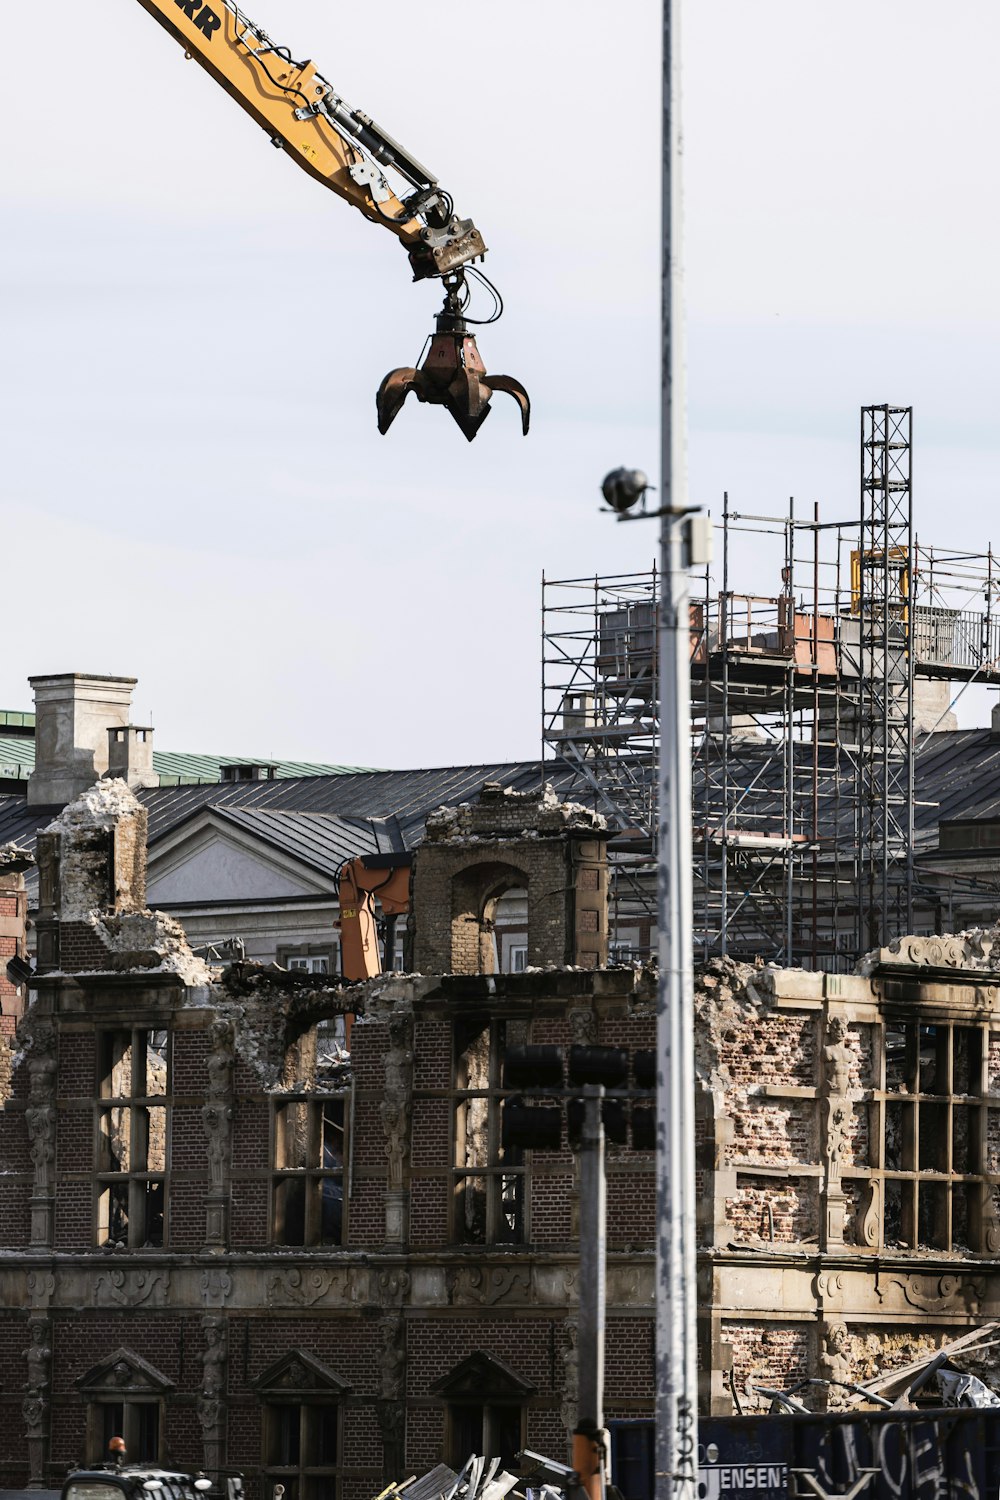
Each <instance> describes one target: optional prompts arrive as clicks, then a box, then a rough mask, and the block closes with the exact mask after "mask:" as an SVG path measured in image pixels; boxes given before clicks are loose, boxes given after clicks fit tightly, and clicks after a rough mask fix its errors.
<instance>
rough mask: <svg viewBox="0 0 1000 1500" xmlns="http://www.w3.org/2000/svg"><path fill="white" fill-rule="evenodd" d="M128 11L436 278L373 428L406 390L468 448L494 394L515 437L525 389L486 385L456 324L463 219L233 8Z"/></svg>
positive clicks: (475, 251) (461, 305) (469, 250)
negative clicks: (440, 412)
mask: <svg viewBox="0 0 1000 1500" xmlns="http://www.w3.org/2000/svg"><path fill="white" fill-rule="evenodd" d="M138 3H139V4H140V5H141V6H142V8H143V10H146V11H148V12H149V14H150V15H151V16H152V17H153V18H154V20H156V21H158V22H159V23H160V25H161V26H162V27H163V28H164V29H165V30H166V31H168V32H169V33H170V35H171V36H172V37H173V38H174V39H175V40H176V41H178V42H179V43H180V45H181V46H182V47H183V48H184V51H185V54H186V56H188V57H189V58H193V59H194V61H195V62H198V63H200V64H201V66H202V67H203V68H204V69H205V71H206V72H207V73H210V74H211V76H212V77H213V78H214V79H215V81H216V82H217V83H218V84H221V86H222V87H223V88H224V89H225V90H226V92H227V93H228V94H231V95H232V97H233V98H234V99H235V100H236V102H237V104H239V105H240V106H241V108H242V109H244V110H245V111H246V112H247V114H248V115H250V117H251V118H252V119H254V120H256V122H257V124H258V125H260V127H261V128H262V129H263V130H265V131H266V132H267V133H268V135H269V136H270V138H271V141H272V143H273V144H274V145H275V146H277V147H279V148H280V149H281V150H282V151H285V152H286V153H287V154H288V155H289V156H290V157H291V158H292V160H293V161H295V162H297V163H298V165H299V166H300V167H301V168H302V169H303V171H305V172H308V173H309V175H310V176H311V177H315V178H316V180H317V181H318V182H321V183H322V184H323V185H324V187H328V188H329V189H330V190H331V192H334V193H336V194H337V195H338V197H340V198H343V199H344V200H345V201H346V202H348V203H350V204H352V205H353V206H354V207H355V208H356V209H357V210H358V211H359V212H360V213H362V214H364V216H365V218H366V219H369V220H371V222H372V223H374V224H381V225H382V226H383V227H384V228H386V229H388V230H390V231H391V232H392V233H393V234H394V235H396V236H397V238H398V239H399V240H400V241H401V242H402V244H403V245H404V246H405V248H406V250H407V251H408V253H409V258H410V265H411V266H412V268H413V274H414V279H415V280H422V279H423V278H425V277H441V278H443V279H444V280H445V284H446V287H447V296H446V299H445V306H444V309H443V310H442V312H441V313H440V314H439V315H438V318H437V325H436V326H437V332H436V334H435V336H434V338H433V339H432V341H431V346H430V350H429V353H428V359H427V361H426V362H425V365H423V366H421V367H420V368H419V369H417V370H412V369H405V370H396V371H393V372H392V373H391V374H390V375H388V376H386V379H385V380H384V381H383V382H382V386H381V388H380V390H379V395H378V402H377V404H378V418H379V429H380V431H382V432H386V431H387V430H388V428H389V426H390V424H391V422H392V421H393V419H394V418H395V416H396V413H397V412H398V411H399V408H400V407H401V406H402V404H403V401H404V400H405V398H406V396H407V394H408V393H409V392H410V391H411V390H412V391H413V392H414V393H415V394H416V396H417V398H418V399H419V400H420V401H425V402H428V403H429V404H432V405H441V406H446V407H447V408H448V409H449V410H450V411H451V413H452V415H453V417H454V418H455V420H456V421H457V422H458V424H459V426H460V427H461V428H462V431H463V432H464V433H465V435H466V437H468V438H469V439H470V440H471V439H472V438H473V437H474V436H475V434H476V432H477V431H478V430H479V427H480V426H481V425H482V422H483V421H484V420H485V418H486V416H488V414H489V403H490V398H491V396H492V394H493V391H494V389H496V390H505V391H507V392H508V393H509V394H511V395H513V396H514V397H515V399H516V400H517V401H518V404H519V405H520V407H521V413H522V425H523V428H524V430H525V432H526V431H527V428H528V415H529V405H528V397H527V393H526V392H525V391H524V389H523V387H522V386H521V385H520V384H519V383H518V382H517V381H513V380H511V379H510V378H509V377H507V376H498V377H495V378H494V380H493V381H492V382H491V380H490V377H489V376H488V375H487V374H486V370H485V367H484V366H483V364H482V361H481V360H480V358H479V355H478V351H477V349H476V344H475V335H474V333H473V332H472V329H471V328H470V327H469V321H470V320H467V319H466V317H465V316H464V312H465V305H466V302H467V297H468V294H467V291H466V287H465V270H464V268H466V267H471V265H472V263H473V262H474V261H476V260H481V259H482V258H483V256H484V255H485V254H486V245H485V242H484V240H483V237H482V235H481V234H480V232H479V230H478V229H477V228H476V226H475V224H473V222H472V220H471V219H462V218H459V217H458V216H457V214H456V213H455V209H454V204H453V202H452V199H451V196H450V195H449V194H448V193H446V192H445V191H444V189H443V188H441V186H440V185H439V183H438V181H437V178H436V177H434V176H433V175H432V174H431V173H430V172H429V171H428V170H427V168H426V167H424V166H423V165H422V164H421V163H420V162H419V161H418V160H417V159H416V157H414V156H412V155H411V154H410V153H409V152H408V151H407V150H406V149H405V148H404V147H403V146H401V145H400V144H399V142H398V141H395V140H393V138H392V136H390V135H389V134H387V132H386V131H384V130H383V129H382V128H381V126H380V125H378V124H377V123H376V122H375V121H374V120H373V119H371V117H370V116H369V115H366V114H364V113H363V112H362V111H361V110H358V109H354V108H352V107H351V105H349V104H348V103H346V101H345V100H344V99H343V98H341V96H340V95H339V94H338V93H337V91H336V89H335V88H334V87H333V85H332V84H331V83H330V82H329V81H328V80H327V79H326V78H324V77H323V75H322V74H321V73H320V72H319V71H318V70H317V68H316V66H315V64H314V63H312V62H309V61H306V62H300V61H296V60H295V59H294V58H293V57H292V55H291V52H290V51H289V49H288V48H287V47H282V46H279V45H277V44H276V43H275V42H273V41H272V40H271V38H270V37H269V36H268V35H267V33H266V32H265V31H264V30H263V29H262V28H261V27H260V26H257V25H255V24H254V22H252V21H251V20H250V19H249V18H248V17H247V16H246V15H244V13H243V12H242V11H241V10H240V8H239V6H238V5H237V4H236V3H235V0H210V3H207V4H206V3H205V0H138ZM387 173H391V174H392V175H393V177H394V178H400V179H402V181H403V183H405V184H406V185H407V186H406V188H398V189H397V188H395V187H393V186H392V184H391V182H390V178H389V177H388V176H387V175H386V174H387ZM475 274H478V273H475ZM500 305H502V304H500V303H499V302H498V306H500Z"/></svg>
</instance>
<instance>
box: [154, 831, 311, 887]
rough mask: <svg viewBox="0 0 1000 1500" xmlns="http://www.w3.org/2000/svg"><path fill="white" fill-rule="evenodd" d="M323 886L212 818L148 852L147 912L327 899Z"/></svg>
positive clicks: (305, 871) (287, 857)
mask: <svg viewBox="0 0 1000 1500" xmlns="http://www.w3.org/2000/svg"><path fill="white" fill-rule="evenodd" d="M331 889H332V882H331V881H329V880H324V879H323V877H322V876H321V875H320V874H319V873H318V872H317V871H315V870H310V869H308V868H307V867H306V866H305V865H303V864H302V863H301V862H300V861H298V860H296V859H295V858H293V857H292V856H291V855H286V854H283V853H282V852H280V851H279V850H277V849H275V848H274V847H273V845H271V844H269V843H267V842H265V841H264V840H263V839H258V838H255V837H254V835H253V834H252V833H251V832H249V831H248V830H246V829H242V828H236V827H234V826H232V825H230V824H226V823H225V822H224V821H223V820H222V819H221V818H217V817H215V816H214V815H213V814H211V813H206V814H203V815H202V817H200V818H199V819H197V820H196V821H193V822H191V823H188V824H187V825H185V827H184V828H183V830H176V832H175V835H174V836H173V837H169V838H164V839H162V840H158V841H157V843H156V844H155V845H154V846H153V848H151V849H150V851H149V869H148V876H147V881H146V899H147V901H148V902H149V904H150V905H151V906H154V907H155V906H156V905H157V904H160V905H172V904H173V905H186V904H188V903H200V902H205V901H248V900H250V901H253V900H256V901H260V900H271V901H275V900H288V899H294V898H295V897H297V896H316V895H326V894H330V892H331Z"/></svg>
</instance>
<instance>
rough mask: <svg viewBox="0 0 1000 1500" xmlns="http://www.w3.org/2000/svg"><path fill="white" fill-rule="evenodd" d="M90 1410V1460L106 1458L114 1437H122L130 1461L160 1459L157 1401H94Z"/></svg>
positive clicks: (158, 1404) (99, 1460)
mask: <svg viewBox="0 0 1000 1500" xmlns="http://www.w3.org/2000/svg"><path fill="white" fill-rule="evenodd" d="M91 1413H92V1420H91V1424H90V1431H91V1434H92V1436H91V1442H90V1448H91V1453H90V1460H89V1461H90V1462H91V1463H101V1462H103V1461H104V1460H106V1458H107V1453H108V1444H109V1443H110V1441H111V1439H112V1438H113V1437H121V1438H124V1439H125V1447H126V1449H127V1450H128V1456H129V1462H130V1463H158V1462H159V1459H160V1403H159V1401H156V1400H153V1401H114V1400H112V1401H95V1402H94V1403H93V1405H92V1408H91Z"/></svg>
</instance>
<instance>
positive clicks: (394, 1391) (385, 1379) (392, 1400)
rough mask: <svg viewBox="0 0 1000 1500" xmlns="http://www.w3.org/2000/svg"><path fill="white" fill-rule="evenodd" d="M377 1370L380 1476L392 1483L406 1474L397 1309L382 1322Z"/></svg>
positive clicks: (402, 1346)
mask: <svg viewBox="0 0 1000 1500" xmlns="http://www.w3.org/2000/svg"><path fill="white" fill-rule="evenodd" d="M379 1371H380V1374H381V1389H380V1395H379V1400H378V1420H379V1427H380V1428H381V1431H382V1479H383V1482H384V1483H385V1484H391V1483H392V1482H393V1481H398V1480H399V1479H400V1478H401V1477H405V1476H404V1471H405V1467H406V1323H405V1321H404V1319H403V1316H402V1314H401V1313H399V1312H393V1313H391V1314H390V1315H389V1317H387V1318H386V1320H385V1322H383V1324H382V1352H381V1354H380V1356H379Z"/></svg>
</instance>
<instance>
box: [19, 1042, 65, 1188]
mask: <svg viewBox="0 0 1000 1500" xmlns="http://www.w3.org/2000/svg"><path fill="white" fill-rule="evenodd" d="M30 1047H31V1050H30V1052H29V1054H28V1107H27V1109H26V1110H25V1112H24V1120H25V1125H26V1126H27V1130H28V1139H29V1140H30V1142H31V1160H32V1162H33V1163H34V1166H35V1193H36V1194H37V1193H50V1192H51V1191H52V1187H53V1184H52V1163H53V1162H54V1161H55V1157H56V1111H55V1094H56V1072H57V1069H58V1063H57V1061H56V1034H55V1029H54V1027H52V1026H47V1025H45V1026H37V1027H36V1028H35V1029H34V1031H33V1033H32V1036H31V1042H30Z"/></svg>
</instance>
